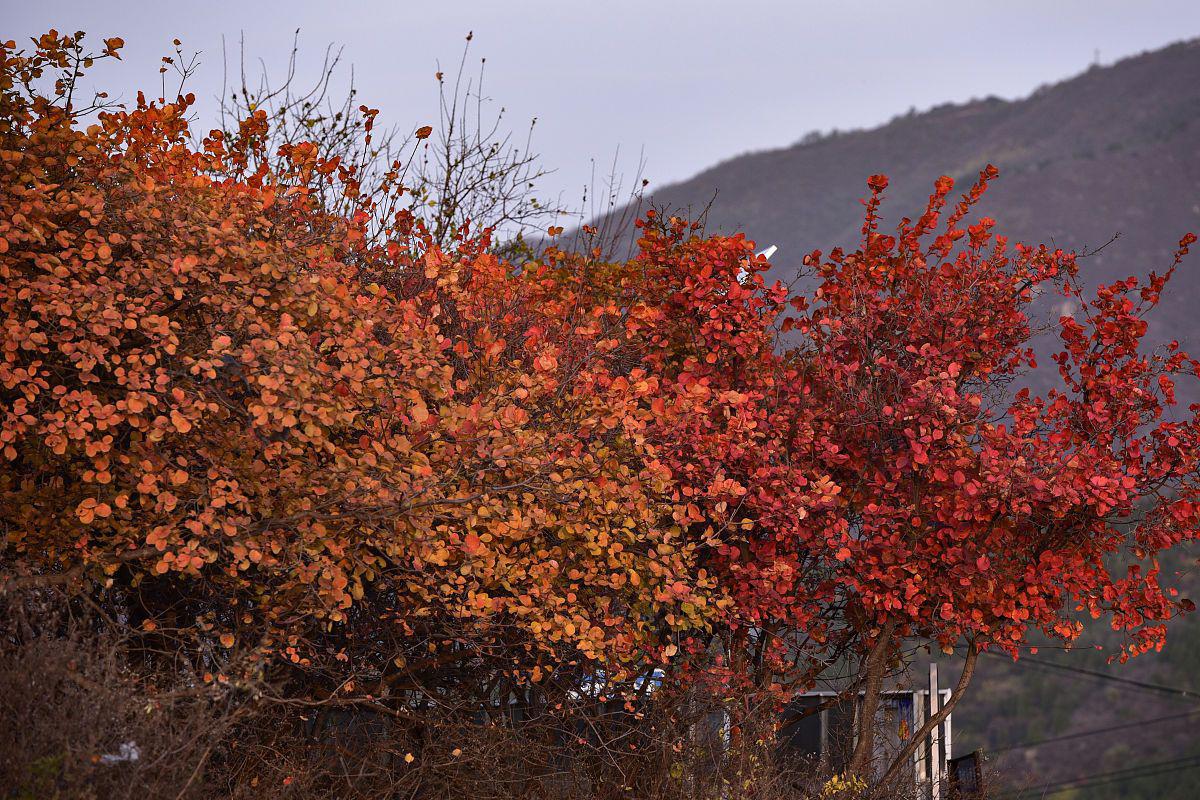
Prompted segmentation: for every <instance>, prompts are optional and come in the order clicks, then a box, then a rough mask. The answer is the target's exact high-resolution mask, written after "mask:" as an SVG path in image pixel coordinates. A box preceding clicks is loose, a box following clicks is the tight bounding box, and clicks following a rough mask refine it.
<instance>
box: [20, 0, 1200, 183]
mask: <svg viewBox="0 0 1200 800" xmlns="http://www.w3.org/2000/svg"><path fill="white" fill-rule="evenodd" d="M0 8H2V9H3V19H4V22H3V25H2V26H0V34H3V35H4V37H5V38H11V37H17V38H21V39H24V38H25V37H28V36H29V35H32V34H34V33H37V32H41V31H44V30H46V29H48V28H50V27H56V28H58V29H59V30H64V31H73V30H85V31H87V32H88V33H89V34H90V35H92V36H94V37H95V38H96V39H97V40H98V39H100V38H102V37H107V36H121V37H123V38H124V39H125V41H126V43H127V45H126V49H125V51H124V53H125V60H124V62H123V63H121V64H114V63H111V62H106V63H105V64H104V65H103V66H102V67H101V68H98V69H99V70H102V71H100V72H99V78H100V80H101V82H102V83H104V84H105V86H107V87H108V88H109V89H110V90H112V91H113V92H114V93H117V94H121V95H123V96H125V97H130V96H132V94H133V93H134V92H135V91H136V90H137V89H138V88H146V89H148V90H150V91H148V94H149V93H150V92H151V91H152V92H153V94H154V95H157V94H158V86H159V83H158V74H157V68H158V58H159V57H160V56H161V55H163V54H166V53H167V52H168V51H169V49H170V42H171V39H172V38H173V37H179V38H180V39H182V40H183V42H184V48H185V49H187V50H198V51H200V52H201V60H202V65H201V67H200V70H199V72H198V73H197V74H196V76H195V77H194V78H193V79H192V80H191V82H190V84H189V86H190V88H191V90H192V91H193V92H195V93H196V95H197V97H198V98H200V100H201V101H202V103H201V107H200V113H201V120H200V124H204V125H205V127H207V124H206V123H207V119H205V115H206V114H211V113H212V110H213V102H212V99H213V98H214V97H215V96H216V95H217V94H218V92H219V91H220V87H221V81H222V67H221V60H222V56H221V47H222V37H223V36H224V37H225V40H226V42H227V44H228V45H229V46H232V47H234V48H236V43H237V40H238V38H239V36H244V38H245V43H246V48H247V51H248V52H249V53H250V54H251V55H253V56H254V57H256V58H257V57H262V58H263V59H265V60H266V62H267V64H268V66H269V67H270V68H272V69H273V70H274V71H275V72H278V71H279V69H280V66H281V65H282V63H283V62H284V61H285V60H286V56H287V53H288V52H289V50H290V46H291V40H292V36H293V32H294V31H295V30H296V29H297V28H298V29H299V30H300V44H301V60H302V67H306V68H307V69H308V74H309V75H312V74H314V70H315V69H316V67H317V66H318V65H319V62H320V58H321V55H322V53H323V51H324V47H325V45H326V44H329V43H335V44H339V45H344V46H345V52H346V57H347V59H348V60H349V61H351V62H353V64H354V66H355V70H356V74H357V83H358V86H359V89H360V98H361V99H362V100H363V101H364V102H367V103H369V104H370V105H373V106H376V107H378V108H380V109H382V115H381V121H382V122H390V123H394V124H397V125H400V126H402V127H404V128H407V129H409V130H411V129H412V128H413V127H415V126H417V125H420V124H423V123H426V122H432V121H433V119H434V116H435V115H436V104H435V101H436V85H435V83H434V80H433V75H434V72H435V69H436V65H437V64H438V62H439V60H440V62H441V65H442V67H443V68H448V67H449V68H452V67H453V65H454V64H456V63H457V60H458V58H459V56H460V55H461V53H462V46H463V39H464V36H465V35H466V33H467V32H468V31H471V30H473V31H474V33H475V39H474V42H473V44H472V50H471V57H472V59H475V60H476V61H477V59H478V58H480V57H486V58H487V68H486V80H487V86H486V89H487V95H488V96H490V97H491V98H493V99H494V101H495V102H496V105H497V107H498V106H499V105H504V106H506V107H507V109H508V112H507V113H508V116H509V119H510V122H511V123H512V124H513V125H514V127H524V125H527V123H528V121H529V119H530V118H531V117H534V116H536V117H537V118H538V124H537V127H536V129H535V141H534V143H535V146H536V148H537V149H538V150H539V151H540V152H541V153H542V155H543V157H544V160H545V163H546V165H547V166H549V167H552V168H554V169H556V170H557V172H556V174H555V175H553V176H552V177H551V178H550V179H549V180H548V181H547V184H546V189H547V190H548V193H549V194H555V193H559V192H561V193H562V197H563V199H564V200H566V201H568V202H573V201H574V199H575V198H576V197H578V195H579V193H580V191H581V188H582V186H583V185H584V184H585V183H586V182H587V181H588V180H589V176H590V174H591V170H592V166H591V165H592V161H593V160H595V161H597V162H599V163H600V164H601V165H603V166H602V169H601V171H602V172H607V166H608V165H609V164H610V163H611V162H612V159H613V156H614V153H615V152H616V151H617V148H620V153H621V159H620V163H621V169H622V170H623V171H624V172H625V174H626V175H627V176H629V177H632V174H633V173H634V172H635V171H636V167H637V163H638V159H639V154H641V155H642V157H644V161H645V165H646V167H645V175H646V177H648V178H650V180H651V182H652V184H655V185H662V184H664V183H669V182H672V181H675V180H679V179H682V178H686V177H688V176H690V175H693V174H695V173H696V172H698V171H700V170H701V169H704V168H705V167H708V166H711V165H712V164H714V163H716V162H718V161H721V160H724V159H727V158H730V157H732V156H735V155H738V154H740V153H743V152H746V151H749V150H759V149H764V148H772V147H780V146H785V145H788V144H791V143H792V142H794V141H796V140H797V139H799V138H800V137H801V136H802V135H803V134H804V133H806V132H807V131H810V130H814V129H820V130H828V129H830V128H840V129H847V128H855V127H863V126H872V125H876V124H879V123H882V122H885V121H886V120H888V119H889V118H891V117H892V116H894V115H896V114H899V113H903V112H905V111H907V110H908V109H909V108H910V107H913V106H915V107H916V108H918V109H925V108H929V107H930V106H934V105H938V104H940V103H943V102H946V101H965V100H969V99H971V98H974V97H983V96H987V95H998V96H1000V97H1005V98H1015V97H1020V96H1023V95H1025V94H1027V93H1029V92H1030V91H1032V90H1033V89H1035V88H1036V87H1037V86H1038V85H1040V84H1043V83H1048V82H1053V81H1057V80H1060V79H1062V78H1065V77H1068V76H1070V75H1073V74H1076V73H1078V72H1080V71H1082V70H1084V69H1086V68H1087V67H1088V66H1089V64H1091V63H1092V62H1093V61H1094V60H1095V59H1096V58H1097V55H1098V57H1099V60H1100V61H1101V63H1105V64H1107V63H1111V62H1112V61H1114V60H1116V59H1119V58H1121V57H1123V56H1127V55H1131V54H1134V53H1138V52H1141V51H1143V50H1147V49H1154V48H1158V47H1161V46H1163V45H1165V44H1168V43H1170V42H1173V41H1178V40H1181V39H1187V38H1192V37H1195V36H1197V35H1200V2H1198V1H1197V0H1136V1H1134V0H1128V1H1127V2H1118V1H1117V0H1003V2H1002V1H1001V0H959V1H958V2H952V1H946V0H927V1H922V0H904V2H893V1H892V0H876V1H875V2H850V1H849V0H816V1H814V2H810V1H808V0H804V1H801V0H790V2H787V1H784V2H774V3H768V2H750V1H748V0H742V2H736V3H735V2H727V3H718V2H710V1H709V0H692V2H654V0H637V1H629V0H590V2H571V1H570V0H557V2H482V1H479V2H452V1H450V0H442V1H441V2H437V1H436V0H433V1H431V0H421V2H398V1H396V0H393V2H383V1H382V0H376V1H374V2H352V1H351V0H343V2H340V3H338V2H329V1H328V0H326V1H325V2H300V1H298V0H291V1H290V2H286V3H275V2H255V0H243V1H242V2H236V3H235V2H223V1H221V0H209V2H204V3H198V2H170V1H164V0H158V2H117V1H116V0H109V1H108V2H103V1H102V0H90V1H89V2H81V1H79V0H73V1H71V2H62V1H56V0H0Z"/></svg>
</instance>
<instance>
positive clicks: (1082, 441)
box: [782, 166, 1200, 777]
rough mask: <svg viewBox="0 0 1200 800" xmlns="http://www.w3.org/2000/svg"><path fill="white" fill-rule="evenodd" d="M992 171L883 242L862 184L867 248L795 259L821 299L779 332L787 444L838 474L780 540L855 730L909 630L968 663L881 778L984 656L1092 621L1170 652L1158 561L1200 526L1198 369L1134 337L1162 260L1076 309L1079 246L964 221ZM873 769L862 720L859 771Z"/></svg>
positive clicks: (944, 186) (878, 182) (877, 189)
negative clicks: (846, 689) (1185, 383)
mask: <svg viewBox="0 0 1200 800" xmlns="http://www.w3.org/2000/svg"><path fill="white" fill-rule="evenodd" d="M996 175H997V172H996V170H995V169H994V168H992V167H990V166H989V167H988V168H987V169H986V170H984V171H983V172H982V173H981V174H980V178H979V181H978V182H977V183H976V184H975V185H974V186H973V187H972V188H971V189H970V191H969V192H968V193H967V194H965V195H964V196H963V197H962V199H961V200H960V201H959V202H958V203H956V204H954V205H953V206H952V207H950V208H947V207H946V206H947V198H948V196H949V194H950V192H951V190H952V187H953V182H952V181H951V180H950V179H949V178H941V179H939V181H938V182H937V186H936V190H935V192H934V194H933V195H932V196H931V197H930V201H929V205H928V207H927V208H926V209H925V211H924V212H923V213H922V214H921V215H920V217H919V218H918V219H917V220H916V222H913V221H911V220H909V219H904V220H902V221H901V223H900V224H899V226H898V227H897V229H896V232H895V234H886V233H883V232H881V231H880V230H879V228H880V219H879V215H878V212H879V208H880V202H881V198H882V195H883V192H884V189H885V188H886V186H887V179H886V178H884V177H882V176H875V177H873V178H872V179H871V181H870V184H869V185H870V189H871V195H870V198H869V199H868V201H867V213H866V220H865V223H864V225H863V228H862V234H863V241H862V246H861V248H860V249H859V250H857V251H855V252H853V253H846V252H842V251H837V250H835V251H833V252H832V253H830V255H829V257H828V258H825V259H823V258H822V257H821V254H820V253H819V252H816V253H813V254H811V255H810V256H808V257H807V258H806V259H805V264H806V265H808V266H809V267H810V268H811V271H812V274H813V275H814V277H815V278H816V281H817V288H816V290H815V291H814V292H813V294H812V297H811V298H809V297H795V298H793V299H792V300H791V304H792V306H793V313H792V314H791V315H790V316H789V317H788V318H787V319H786V320H784V322H783V324H782V328H783V330H784V331H787V332H788V333H789V335H790V336H794V337H795V339H794V340H792V343H789V345H788V347H787V349H786V352H785V354H784V358H785V359H786V361H787V362H788V364H789V365H790V366H791V368H792V369H793V370H794V373H793V374H794V375H795V379H794V380H793V381H792V383H791V384H790V389H791V397H789V398H788V399H787V401H786V402H787V404H788V405H789V407H790V408H792V409H793V412H792V413H794V414H795V416H796V419H797V420H798V423H799V424H798V425H797V427H796V429H797V431H798V432H799V433H800V436H799V438H797V439H794V440H793V443H792V447H791V452H792V453H793V454H795V455H794V456H793V457H796V456H798V457H799V458H800V459H801V460H802V461H803V462H804V463H805V464H806V465H807V467H808V469H810V470H811V471H812V473H813V476H814V477H818V476H820V477H818V479H821V477H824V478H826V479H827V480H829V481H831V488H830V491H827V492H825V493H824V496H823V498H822V501H821V502H820V503H819V504H812V505H808V506H806V507H802V508H797V509H796V510H797V512H799V513H800V514H803V515H804V516H805V521H804V522H803V523H802V524H801V525H800V527H799V529H798V533H799V538H798V540H797V541H795V542H793V543H790V547H798V548H801V549H804V550H807V551H809V552H810V553H817V554H819V555H818V556H817V557H818V559H819V561H820V567H819V570H820V571H821V572H822V573H823V574H828V575H829V576H831V577H832V579H833V584H832V585H833V586H836V591H835V592H834V598H835V602H836V603H837V605H838V607H839V608H840V609H841V616H842V618H843V623H844V624H845V625H848V626H852V627H853V628H855V629H856V630H858V631H859V632H860V634H861V639H860V641H861V642H862V647H861V649H860V653H861V656H860V657H861V666H860V672H859V678H860V682H861V685H862V686H863V688H864V690H865V692H866V698H867V699H866V701H865V705H864V711H863V713H864V715H865V717H866V718H868V719H871V718H873V716H874V709H875V704H876V702H877V697H878V693H879V690H880V689H881V687H882V680H883V677H884V674H885V672H886V670H887V667H888V665H889V664H890V663H892V661H893V659H894V658H895V657H896V656H897V655H898V653H899V651H900V647H901V641H902V640H903V639H904V638H906V637H920V638H923V639H928V640H932V641H933V642H934V643H935V644H936V645H938V646H939V647H940V648H941V649H943V650H945V651H947V652H950V651H951V649H952V648H955V647H957V646H962V647H964V648H965V651H966V654H967V655H966V665H965V668H964V671H963V677H962V680H960V682H959V685H958V688H957V689H956V690H955V692H954V694H953V696H952V698H951V700H950V702H949V703H948V704H947V705H946V707H945V708H944V709H943V711H942V713H940V714H939V715H937V717H935V718H934V719H931V720H930V721H929V722H928V723H927V724H926V725H925V726H924V728H923V729H922V730H921V731H918V732H917V733H916V735H915V736H914V737H913V739H912V741H911V742H910V743H909V745H908V747H907V748H906V749H905V750H903V751H902V752H901V754H900V755H899V756H898V757H897V759H896V761H895V763H894V764H893V765H891V766H890V768H889V769H888V770H886V772H887V774H888V776H889V777H890V776H891V775H892V774H895V773H896V771H897V770H898V769H899V766H898V765H901V764H903V763H904V761H905V759H906V758H908V757H909V756H911V753H912V752H913V748H915V747H916V745H917V742H918V741H919V740H920V737H921V736H922V735H923V734H924V733H925V731H926V730H928V729H930V728H931V727H932V726H933V725H936V724H938V722H940V720H941V719H942V718H944V717H945V715H946V714H948V713H949V712H950V709H952V708H953V707H954V704H955V703H956V702H957V701H958V699H959V698H960V697H961V696H962V691H963V690H964V689H965V687H966V684H967V681H969V679H970V675H971V672H972V670H973V667H974V662H975V658H976V655H977V653H978V652H979V651H980V650H981V649H994V650H1000V651H1004V652H1008V653H1010V654H1012V655H1013V656H1014V657H1015V656H1017V655H1018V653H1019V650H1018V648H1019V646H1020V645H1021V644H1022V643H1023V642H1024V641H1025V640H1026V637H1027V636H1028V634H1029V632H1030V631H1031V630H1039V631H1041V632H1042V633H1043V634H1045V635H1047V636H1050V637H1052V638H1056V639H1059V640H1062V641H1064V642H1068V643H1069V642H1071V641H1072V640H1074V639H1075V638H1076V637H1077V636H1078V635H1079V633H1080V632H1081V630H1082V625H1081V623H1080V622H1079V621H1078V619H1077V618H1076V617H1075V613H1077V612H1083V613H1086V614H1088V615H1090V616H1092V617H1096V618H1099V617H1107V618H1108V619H1109V620H1110V621H1111V624H1112V626H1113V627H1114V628H1115V629H1117V630H1121V631H1124V632H1125V633H1126V634H1127V638H1126V643H1125V645H1124V647H1123V649H1122V651H1121V653H1120V658H1121V659H1122V660H1124V659H1125V658H1128V657H1129V656H1132V655H1136V654H1137V653H1140V652H1144V651H1146V650H1150V649H1155V648H1160V647H1161V646H1162V643H1163V638H1164V636H1165V628H1164V626H1163V624H1162V623H1163V622H1164V621H1166V620H1167V619H1169V618H1171V617H1172V616H1173V615H1175V614H1176V613H1178V612H1179V611H1180V610H1184V609H1190V608H1191V604H1190V602H1189V601H1186V600H1178V599H1173V597H1172V596H1171V593H1170V592H1169V591H1167V590H1166V589H1165V588H1164V587H1163V586H1162V584H1161V582H1160V578H1161V575H1160V572H1159V569H1158V566H1157V561H1156V559H1155V556H1156V554H1157V553H1159V552H1160V551H1162V550H1165V549H1167V548H1170V547H1173V546H1175V545H1177V544H1179V543H1180V542H1182V541H1185V540H1188V539H1191V538H1193V537H1194V536H1195V534H1196V530H1197V523H1198V519H1197V516H1196V510H1197V505H1196V502H1197V499H1198V496H1197V483H1196V475H1197V472H1196V467H1197V454H1198V447H1200V428H1198V425H1197V421H1196V416H1195V412H1196V407H1195V406H1192V407H1190V408H1186V409H1180V408H1179V407H1178V405H1177V402H1176V397H1175V385H1176V382H1177V381H1178V380H1181V379H1186V380H1193V379H1194V378H1195V375H1196V368H1197V362H1195V361H1194V360H1193V359H1191V358H1190V357H1189V356H1188V355H1187V354H1186V353H1184V352H1183V351H1182V350H1180V348H1179V344H1178V343H1177V342H1169V343H1166V344H1164V345H1162V346H1157V347H1156V346H1153V345H1151V344H1150V343H1148V342H1146V341H1145V335H1146V331H1147V322H1146V319H1145V318H1146V315H1147V314H1148V312H1150V311H1151V310H1152V309H1153V307H1154V306H1155V305H1156V304H1157V302H1158V300H1159V298H1160V297H1161V294H1162V292H1163V291H1164V289H1165V287H1166V285H1167V282H1168V281H1169V280H1170V278H1171V276H1172V274H1173V272H1174V270H1175V265H1171V266H1170V268H1169V269H1168V270H1167V271H1166V272H1163V273H1161V274H1160V273H1151V274H1150V276H1149V277H1148V278H1147V279H1146V280H1144V281H1138V280H1137V279H1135V278H1129V279H1128V280H1125V281H1121V282H1119V283H1116V284H1113V285H1108V286H1101V287H1100V288H1099V289H1098V290H1097V291H1096V293H1095V295H1094V296H1091V297H1089V296H1087V295H1085V292H1084V291H1083V289H1082V288H1081V287H1080V283H1079V279H1078V273H1079V266H1078V262H1077V259H1076V256H1075V255H1074V254H1071V253H1067V252H1063V251H1061V250H1054V249H1050V248H1047V247H1045V246H1029V245H1023V244H1017V245H1012V244H1010V243H1009V241H1008V240H1007V238H1006V237H1003V236H1000V235H998V234H996V233H995V232H994V226H995V223H994V221H993V220H991V219H989V218H987V217H983V218H980V219H978V220H977V221H975V222H973V223H969V222H968V219H967V218H968V214H969V213H970V212H971V210H972V208H973V207H974V206H975V204H976V203H977V202H978V201H979V200H980V198H981V197H982V195H983V193H984V191H985V190H986V188H987V186H988V183H989V182H990V181H992V180H993V179H995V178H996ZM1194 241H1195V236H1193V235H1191V234H1189V235H1187V236H1186V237H1184V239H1183V240H1182V241H1181V242H1180V246H1179V252H1178V254H1177V256H1176V259H1175V264H1176V265H1177V264H1178V263H1179V260H1180V259H1181V258H1182V257H1183V256H1184V255H1185V254H1186V253H1187V250H1188V247H1189V245H1190V244H1192V243H1193V242H1194ZM1049 292H1058V293H1060V294H1062V295H1063V296H1065V297H1068V298H1071V299H1072V300H1073V301H1074V302H1075V307H1076V308H1078V309H1080V310H1079V311H1077V312H1076V313H1075V314H1074V315H1066V316H1063V317H1062V318H1061V319H1060V320H1059V321H1058V326H1057V327H1058V335H1059V338H1060V341H1061V351H1060V352H1059V353H1058V354H1057V355H1056V356H1055V357H1054V363H1055V366H1056V367H1057V370H1056V372H1057V375H1056V377H1057V381H1054V382H1052V383H1053V385H1052V386H1051V388H1049V389H1048V390H1046V391H1045V392H1043V393H1038V392H1035V391H1034V390H1033V389H1032V388H1031V386H1032V385H1036V384H1037V382H1038V379H1037V377H1035V374H1034V373H1033V370H1034V369H1035V368H1036V362H1035V358H1034V355H1033V350H1032V347H1031V341H1032V337H1033V335H1034V325H1033V322H1032V321H1031V320H1032V318H1033V315H1034V312H1033V311H1032V310H1031V304H1032V303H1033V302H1034V299H1035V297H1036V296H1037V295H1038V294H1040V293H1049ZM871 756H872V737H871V727H870V726H866V727H864V729H863V733H862V735H860V737H859V740H858V745H857V747H856V750H855V753H854V758H853V762H852V769H853V770H854V771H857V772H863V771H864V770H865V769H866V764H867V762H868V760H869V759H870V758H871Z"/></svg>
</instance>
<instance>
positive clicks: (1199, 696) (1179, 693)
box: [984, 650, 1200, 700]
mask: <svg viewBox="0 0 1200 800" xmlns="http://www.w3.org/2000/svg"><path fill="white" fill-rule="evenodd" d="M984 652H985V654H986V655H990V656H995V657H996V658H1003V659H1005V660H1009V659H1008V656H1006V655H1004V654H1003V653H997V652H994V651H991V650H987V651H984ZM1010 663H1011V662H1010ZM1016 663H1018V664H1026V663H1028V664H1033V665H1034V666H1038V667H1045V668H1048V669H1058V670H1062V671H1064V672H1076V673H1079V674H1080V675H1088V676H1091V677H1093V678H1099V679H1102V680H1106V681H1112V682H1113V683H1123V684H1125V685H1126V686H1133V687H1136V688H1138V689H1143V690H1145V691H1150V692H1159V693H1161V694H1169V695H1174V696H1175V697H1187V698H1189V699H1192V700H1200V692H1197V691H1193V690H1191V689H1180V688H1178V687H1176V686H1165V685H1163V684H1161V683H1150V682H1148V681H1139V680H1136V679H1134V678H1122V677H1120V676H1119V675H1112V674H1109V673H1107V672H1100V671H1099V670H1094V669H1087V668H1086V667H1076V666H1072V665H1070V664H1058V663H1056V662H1054V661H1043V660H1041V659H1039V658H1032V657H1030V656H1022V657H1021V658H1020V660H1018V661H1017V662H1016Z"/></svg>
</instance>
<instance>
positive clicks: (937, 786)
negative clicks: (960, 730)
mask: <svg viewBox="0 0 1200 800" xmlns="http://www.w3.org/2000/svg"><path fill="white" fill-rule="evenodd" d="M941 699H942V698H941V694H940V693H939V691H938V669H937V664H936V663H935V662H933V661H931V662H929V718H930V719H933V717H934V715H935V714H937V713H938V709H939V708H940V706H941ZM941 727H942V726H941V725H938V726H936V727H934V729H933V730H931V731H930V732H929V798H930V800H942V754H941V739H942V737H941Z"/></svg>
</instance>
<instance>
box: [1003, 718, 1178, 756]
mask: <svg viewBox="0 0 1200 800" xmlns="http://www.w3.org/2000/svg"><path fill="white" fill-rule="evenodd" d="M1196 714H1200V708H1193V709H1192V710H1191V711H1184V712H1183V713H1180V714H1168V715H1167V716H1165V717H1153V718H1151V719H1140V720H1137V721H1135V722H1125V723H1122V724H1120V725H1110V726H1109V727H1107V728H1090V729H1088V730H1085V731H1076V732H1074V733H1064V734H1063V735H1061V736H1050V737H1048V738H1045V739H1033V740H1031V741H1028V742H1018V743H1016V744H1006V745H1002V746H1001V747H992V748H989V749H988V752H991V753H1005V752H1007V751H1009V750H1028V749H1030V748H1033V747H1038V746H1040V745H1043V744H1050V743H1051V742H1065V741H1068V740H1071V739H1082V738H1084V737H1087V736H1099V735H1100V734H1102V733H1111V732H1113V731H1121V730H1125V729H1126V728H1140V727H1142V726H1143V725H1155V724H1157V723H1159V722H1169V721H1171V720H1174V719H1184V718H1186V717H1194V716H1195V715H1196Z"/></svg>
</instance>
